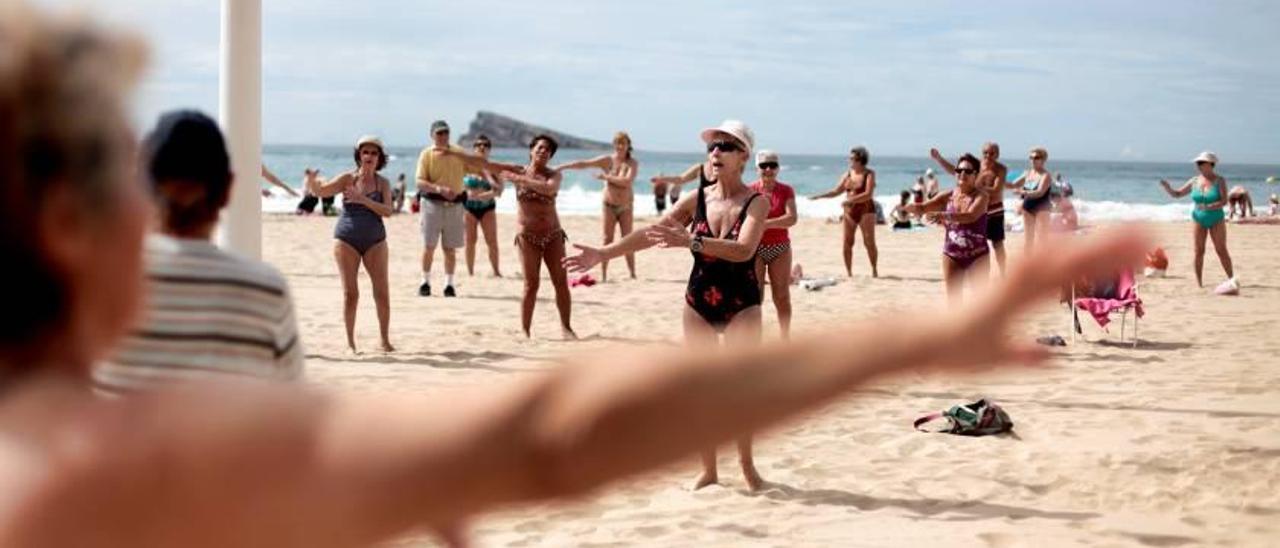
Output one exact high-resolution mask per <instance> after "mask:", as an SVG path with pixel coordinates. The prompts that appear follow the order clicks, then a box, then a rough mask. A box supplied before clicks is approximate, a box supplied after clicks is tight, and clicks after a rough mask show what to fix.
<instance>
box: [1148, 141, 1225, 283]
mask: <svg viewBox="0 0 1280 548" xmlns="http://www.w3.org/2000/svg"><path fill="white" fill-rule="evenodd" d="M1194 161H1195V163H1196V169H1198V170H1200V174H1199V175H1197V176H1195V177H1192V178H1190V179H1188V180H1187V183H1186V184H1184V185H1182V187H1181V188H1178V189H1175V188H1173V187H1171V186H1169V181H1166V180H1163V179H1161V180H1160V186H1161V187H1162V188H1164V191H1165V192H1168V193H1169V195H1170V196H1173V197H1174V198H1181V197H1183V196H1186V195H1187V194H1190V195H1191V201H1193V202H1195V209H1193V210H1191V219H1192V220H1193V221H1195V224H1194V232H1193V240H1192V241H1193V242H1194V243H1195V251H1196V257H1195V267H1196V283H1197V284H1200V287H1204V280H1203V277H1202V273H1203V272H1204V240H1205V236H1209V237H1211V238H1212V239H1213V250H1214V251H1216V252H1217V253H1218V260H1219V261H1221V262H1222V269H1223V270H1225V271H1226V272H1227V277H1228V278H1232V279H1234V278H1235V277H1236V275H1235V270H1234V269H1232V267H1231V254H1230V253H1228V252H1227V223H1226V222H1225V221H1226V213H1224V212H1223V210H1222V208H1223V206H1225V205H1226V204H1227V180H1226V179H1224V178H1223V177H1222V176H1221V175H1218V174H1217V173H1214V171H1213V168H1214V167H1215V166H1217V165H1218V155H1217V154H1214V153H1212V152H1209V151H1205V152H1201V153H1200V155H1199V156H1196V159H1195V160H1194Z"/></svg>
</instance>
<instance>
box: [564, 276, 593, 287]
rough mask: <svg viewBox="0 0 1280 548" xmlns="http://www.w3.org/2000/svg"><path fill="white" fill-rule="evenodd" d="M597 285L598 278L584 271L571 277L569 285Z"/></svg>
mask: <svg viewBox="0 0 1280 548" xmlns="http://www.w3.org/2000/svg"><path fill="white" fill-rule="evenodd" d="M593 285H596V279H595V278H592V277H591V274H589V273H582V274H579V275H577V276H573V277H571V278H569V287H579V286H581V287H591V286H593Z"/></svg>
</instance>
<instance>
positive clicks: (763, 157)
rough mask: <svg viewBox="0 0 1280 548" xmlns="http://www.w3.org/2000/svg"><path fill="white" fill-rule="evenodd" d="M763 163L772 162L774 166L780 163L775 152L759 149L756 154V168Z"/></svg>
mask: <svg viewBox="0 0 1280 548" xmlns="http://www.w3.org/2000/svg"><path fill="white" fill-rule="evenodd" d="M765 162H773V163H775V164H780V163H782V162H781V161H780V160H779V158H778V153H777V152H774V151H772V150H768V149H761V150H760V152H757V153H756V165H757V166H758V165H760V164H763V163H765Z"/></svg>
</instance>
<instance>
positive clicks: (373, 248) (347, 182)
mask: <svg viewBox="0 0 1280 548" xmlns="http://www.w3.org/2000/svg"><path fill="white" fill-rule="evenodd" d="M354 156H355V163H356V169H355V170H354V171H348V172H346V173H343V174H342V175H339V176H337V177H335V178H334V179H333V180H332V181H328V182H326V181H323V180H321V179H320V176H319V175H318V172H317V171H313V170H308V172H307V181H306V185H307V191H308V192H310V193H311V194H314V195H315V196H317V197H320V198H326V197H329V196H333V195H335V194H338V193H342V214H341V215H339V216H338V223H337V224H336V225H334V228H333V237H334V239H335V240H336V241H335V242H334V246H333V258H334V260H336V261H337V262H338V274H339V275H340V276H341V277H342V296H343V299H342V319H343V321H344V322H345V324H346V328H347V346H348V347H349V348H350V349H351V351H352V352H355V351H356V339H355V327H356V305H358V304H359V303H360V286H359V284H357V283H356V274H357V273H359V272H360V263H364V267H365V269H367V270H368V271H369V279H370V281H372V282H373V302H374V304H375V305H376V308H377V310H378V330H379V333H380V334H381V335H382V351H383V352H393V351H395V347H394V346H391V338H390V336H389V334H388V330H389V327H388V324H389V323H390V322H391V302H390V299H389V298H388V289H387V287H388V282H387V260H388V253H387V230H386V227H384V226H383V224H382V218H383V217H390V216H391V214H392V213H393V212H394V211H395V210H394V208H393V207H392V205H391V182H390V181H388V180H387V179H386V178H385V177H383V176H381V175H378V172H379V171H381V170H382V168H384V167H386V166H387V153H386V152H385V148H384V147H383V146H382V141H381V140H379V139H378V138H377V137H373V136H366V137H361V138H360V141H359V142H357V143H356V150H355V154H354Z"/></svg>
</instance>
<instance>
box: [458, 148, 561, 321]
mask: <svg viewBox="0 0 1280 548" xmlns="http://www.w3.org/2000/svg"><path fill="white" fill-rule="evenodd" d="M557 148H559V144H558V143H556V141H555V139H553V138H551V136H550V135H538V136H536V137H534V138H533V141H532V142H530V143H529V165H527V166H519V165H515V164H504V163H499V162H493V161H490V160H486V159H484V158H481V157H479V156H473V155H471V154H466V153H461V152H456V151H448V152H445V154H450V155H454V156H457V157H459V158H462V160H463V161H464V162H466V163H467V164H468V165H470V166H473V167H479V168H486V169H489V170H492V171H497V172H500V173H499V175H498V177H499V178H500V179H501V180H502V181H504V182H508V183H511V184H512V185H514V186H515V187H516V213H517V215H516V222H517V223H518V224H519V225H520V233H519V234H517V235H516V247H518V248H520V265H521V270H523V271H524V298H523V299H522V300H521V301H520V325H521V327H523V328H524V336H525V337H528V336H530V331H529V329H530V326H531V324H532V323H533V305H534V304H535V303H537V300H538V286H539V285H540V284H541V276H542V264H543V263H546V265H547V274H548V275H549V276H550V277H551V285H552V286H554V287H555V290H556V308H557V309H559V311H560V329H561V330H562V331H563V334H564V338H566V339H576V338H578V336H577V335H576V334H575V333H574V332H573V328H572V327H570V326H569V313H570V309H571V308H572V302H571V301H570V298H569V279H568V276H567V275H566V274H565V267H564V264H563V261H564V256H565V248H564V243H565V242H566V241H568V240H569V237H568V236H567V235H565V233H564V229H563V228H561V227H560V216H559V214H557V213H556V195H558V194H559V193H560V173H559V172H558V171H556V170H554V169H551V168H550V167H548V166H547V162H549V161H551V157H552V156H554V155H555V153H556V149H557Z"/></svg>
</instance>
